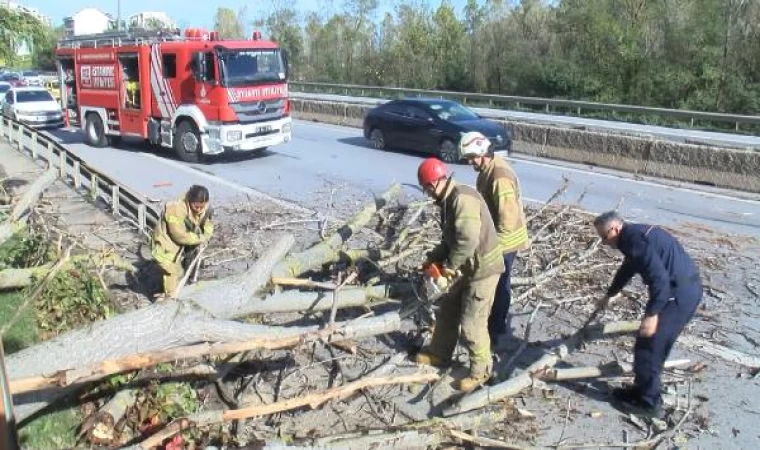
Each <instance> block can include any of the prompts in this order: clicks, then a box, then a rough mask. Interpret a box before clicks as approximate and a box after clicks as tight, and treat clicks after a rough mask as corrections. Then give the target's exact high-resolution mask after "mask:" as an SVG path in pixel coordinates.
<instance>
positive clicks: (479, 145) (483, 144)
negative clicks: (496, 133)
mask: <svg viewBox="0 0 760 450" xmlns="http://www.w3.org/2000/svg"><path fill="white" fill-rule="evenodd" d="M490 148H491V141H489V140H488V138H487V137H485V136H483V133H480V132H478V131H470V132H469V133H465V134H463V135H462V139H460V140H459V154H460V155H461V156H462V158H472V157H474V156H486V155H488V154H489V152H490V150H489V149H490Z"/></svg>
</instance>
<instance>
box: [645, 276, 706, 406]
mask: <svg viewBox="0 0 760 450" xmlns="http://www.w3.org/2000/svg"><path fill="white" fill-rule="evenodd" d="M674 293H675V300H671V301H670V302H668V304H667V306H665V308H664V309H663V310H662V311H660V314H659V317H658V322H657V331H656V332H655V333H654V336H652V337H650V338H644V337H641V336H639V337H638V338H637V339H636V345H635V347H634V360H633V371H634V374H635V376H636V377H635V379H634V387H635V389H636V391H637V393H638V394H639V396H640V398H641V400H643V401H644V402H645V403H647V404H648V405H650V406H656V405H657V404H659V403H660V389H661V384H660V375H661V374H662V366H663V364H665V360H667V358H668V355H669V354H670V350H672V349H673V344H675V342H676V339H677V338H678V335H679V334H681V331H683V329H684V327H685V326H686V324H687V323H689V320H691V318H692V317H693V316H694V313H695V312H696V310H697V306H699V302H700V301H701V300H702V286H701V284H700V283H694V284H692V285H691V286H683V287H680V288H677V289H675V290H674Z"/></svg>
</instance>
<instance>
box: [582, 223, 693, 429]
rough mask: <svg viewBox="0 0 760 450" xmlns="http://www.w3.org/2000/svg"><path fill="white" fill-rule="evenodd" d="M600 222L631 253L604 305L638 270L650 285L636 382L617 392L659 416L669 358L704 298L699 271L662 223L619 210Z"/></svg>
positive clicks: (626, 403)
mask: <svg viewBox="0 0 760 450" xmlns="http://www.w3.org/2000/svg"><path fill="white" fill-rule="evenodd" d="M594 226H595V227H596V232H597V233H598V234H599V236H600V237H601V238H602V240H603V242H604V243H605V244H607V245H609V246H612V247H614V248H617V249H618V250H620V252H621V253H623V255H625V259H624V260H623V264H622V265H621V266H620V268H619V269H618V271H617V273H616V274H615V277H614V278H613V280H612V284H611V285H610V287H609V289H608V290H607V293H606V295H604V296H603V297H602V298H601V299H600V301H599V306H600V307H603V306H606V304H607V303H608V302H609V301H610V299H611V298H612V297H614V296H616V295H617V294H618V293H620V291H621V290H622V289H623V288H624V287H625V285H626V284H628V282H629V281H630V280H631V278H632V277H633V276H634V275H636V274H640V275H641V278H642V279H643V281H644V283H645V284H646V285H647V286H648V288H649V302H648V303H647V305H646V309H645V311H644V318H643V319H642V321H641V326H640V327H639V334H638V336H637V338H636V344H635V346H634V360H633V371H634V375H635V378H634V382H633V386H630V387H627V388H620V389H615V390H613V391H612V396H613V398H614V399H615V400H617V401H618V402H619V403H620V404H621V406H623V407H624V408H626V409H627V410H629V411H630V412H634V413H636V414H642V415H646V416H650V417H658V416H660V415H661V412H662V410H661V405H662V398H661V396H660V375H661V374H662V367H663V364H664V363H665V360H666V359H667V357H668V354H670V350H671V349H672V348H673V344H674V343H675V342H676V339H677V338H678V335H679V334H680V333H681V331H682V330H683V329H684V327H685V326H686V324H687V323H688V322H689V320H691V318H692V316H694V313H695V312H696V310H697V306H698V305H699V303H700V301H701V300H702V282H701V280H700V276H699V271H698V269H697V266H696V264H694V261H693V260H692V259H691V257H690V256H689V255H688V254H687V253H686V251H685V250H684V248H683V247H682V246H681V244H680V243H679V242H678V241H677V240H676V239H675V238H674V237H673V236H672V235H670V234H669V233H668V232H667V231H665V230H663V229H662V228H659V227H657V226H654V225H643V224H636V223H626V222H624V221H623V219H621V218H620V216H618V215H617V214H616V213H615V212H607V213H604V214H602V215H600V216H598V217H597V218H596V219H595V220H594Z"/></svg>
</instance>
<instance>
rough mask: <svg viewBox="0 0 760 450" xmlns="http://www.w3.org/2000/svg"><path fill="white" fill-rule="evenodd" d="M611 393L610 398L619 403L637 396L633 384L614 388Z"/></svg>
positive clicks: (637, 392) (630, 400)
mask: <svg viewBox="0 0 760 450" xmlns="http://www.w3.org/2000/svg"><path fill="white" fill-rule="evenodd" d="M611 394H612V398H613V399H615V400H616V401H618V402H620V403H628V402H632V401H634V400H636V399H638V398H639V391H638V390H637V389H636V387H635V386H628V387H622V388H615V389H613V390H612V392H611Z"/></svg>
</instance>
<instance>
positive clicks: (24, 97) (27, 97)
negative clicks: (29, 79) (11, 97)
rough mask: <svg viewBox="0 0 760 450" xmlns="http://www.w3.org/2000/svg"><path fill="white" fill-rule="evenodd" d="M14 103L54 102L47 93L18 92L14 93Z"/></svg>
mask: <svg viewBox="0 0 760 450" xmlns="http://www.w3.org/2000/svg"><path fill="white" fill-rule="evenodd" d="M16 101H17V102H18V103H25V102H46V101H55V99H54V98H53V96H52V95H50V92H48V91H18V92H16Z"/></svg>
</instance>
